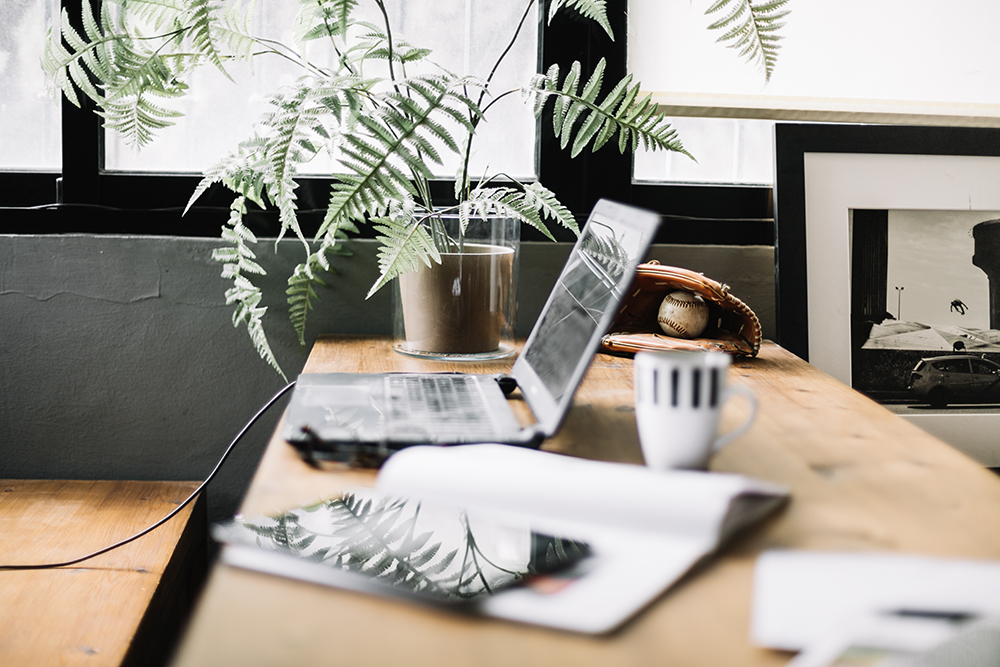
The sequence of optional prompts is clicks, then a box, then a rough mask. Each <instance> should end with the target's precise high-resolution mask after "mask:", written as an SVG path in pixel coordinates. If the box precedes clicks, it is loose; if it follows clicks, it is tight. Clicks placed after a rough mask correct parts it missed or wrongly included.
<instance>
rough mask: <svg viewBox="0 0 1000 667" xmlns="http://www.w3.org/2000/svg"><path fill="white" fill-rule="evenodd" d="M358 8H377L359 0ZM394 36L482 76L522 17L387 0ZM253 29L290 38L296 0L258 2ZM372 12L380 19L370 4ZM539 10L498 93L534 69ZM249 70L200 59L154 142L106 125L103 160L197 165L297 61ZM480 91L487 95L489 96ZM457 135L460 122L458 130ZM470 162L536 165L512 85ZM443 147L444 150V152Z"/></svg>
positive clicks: (316, 53) (481, 1)
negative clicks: (222, 69)
mask: <svg viewBox="0 0 1000 667" xmlns="http://www.w3.org/2000/svg"><path fill="white" fill-rule="evenodd" d="M361 6H362V8H364V9H366V10H369V9H370V10H371V11H372V12H374V11H377V10H375V5H374V3H372V2H370V0H362V2H361ZM387 6H388V11H389V17H390V21H391V25H392V28H393V37H394V38H403V39H406V40H407V41H408V42H410V43H411V44H413V45H416V46H421V47H427V48H430V49H431V50H432V51H433V54H432V56H431V58H432V60H433V61H434V62H435V63H437V64H439V65H441V66H442V67H444V68H446V69H448V70H450V71H453V72H456V73H459V74H472V75H475V76H480V77H486V76H487V75H488V74H489V71H490V68H491V67H492V66H493V63H494V62H495V60H496V59H497V58H498V57H499V55H500V53H502V51H503V49H504V48H506V46H507V43H508V41H509V40H510V38H511V37H512V36H513V34H514V30H515V27H516V25H517V22H518V21H519V20H520V18H521V14H522V10H523V6H521V4H520V3H516V4H513V3H495V2H487V1H485V0H390V1H389V2H387ZM257 9H258V12H259V14H260V16H259V19H258V20H259V26H258V29H259V30H260V33H261V34H262V35H265V36H270V37H277V38H280V39H283V40H286V41H289V42H290V41H291V36H292V34H291V26H292V22H293V18H294V16H295V12H296V11H297V10H298V7H297V3H258V4H257ZM369 20H371V21H373V22H379V23H381V19H380V16H379V15H377V14H375V13H372V14H371V15H370V18H369ZM537 21H538V19H537V16H536V15H534V14H533V15H532V16H530V17H529V18H528V19H527V21H526V23H525V26H524V29H523V30H522V32H521V34H520V36H519V38H518V41H517V43H516V44H515V48H514V50H513V51H512V52H511V53H510V54H509V55H508V56H507V58H506V60H505V61H504V66H503V68H502V69H501V70H500V71H499V72H498V73H497V75H496V77H495V79H494V82H493V84H492V86H491V90H493V91H494V92H495V94H499V93H502V92H506V91H508V90H515V89H517V88H519V87H521V86H523V85H525V84H526V83H527V82H528V81H529V80H530V78H531V76H532V75H533V73H534V72H535V71H536V61H537V28H536V26H537ZM324 48H326V47H325V44H323V43H322V42H321V41H320V40H318V41H315V42H311V43H310V44H309V49H310V50H309V51H308V52H307V55H308V57H309V58H310V59H312V60H315V61H316V62H323V59H324V58H330V57H331V56H330V55H329V53H324V52H323V49H324ZM253 67H254V72H253V73H252V75H251V72H250V70H249V68H248V67H246V66H244V67H242V68H240V67H237V66H233V67H231V68H229V71H230V74H231V75H232V76H233V78H234V79H236V80H237V82H238V85H234V84H233V83H231V82H230V81H228V80H227V79H226V78H225V77H223V76H222V75H221V74H220V73H219V72H217V71H214V70H213V68H210V67H203V68H202V69H201V70H199V71H198V73H197V75H196V76H195V77H194V78H193V79H192V80H191V81H190V85H191V90H190V91H189V93H188V95H187V96H186V97H185V98H184V99H183V100H182V101H181V102H180V104H178V105H177V106H176V107H173V108H178V109H181V110H183V111H184V113H185V116H184V117H183V118H180V119H177V120H178V122H177V124H176V125H175V126H173V127H170V128H167V129H165V130H163V131H161V132H160V134H159V135H158V137H157V139H156V140H154V142H153V143H152V144H150V145H149V146H147V147H145V148H143V149H142V150H141V151H139V152H138V153H136V152H134V151H133V150H132V149H131V148H130V147H128V146H127V145H125V143H124V142H122V141H121V140H120V139H119V138H118V137H117V136H115V135H114V133H110V132H109V133H108V135H107V151H106V165H105V166H106V168H107V169H109V170H121V171H153V172H175V171H182V172H201V171H203V170H204V169H205V168H207V167H209V166H210V165H212V164H213V163H215V162H216V161H217V160H218V159H219V158H221V157H223V156H224V155H225V154H227V153H228V152H229V151H231V150H232V149H233V148H235V146H236V145H237V143H239V142H240V141H241V140H243V139H245V138H247V137H249V136H250V135H251V132H252V128H253V123H254V121H255V120H256V119H257V117H258V116H259V115H260V113H261V112H262V111H264V110H265V108H266V106H267V105H266V98H267V96H268V95H270V94H271V93H272V92H273V91H274V90H275V89H276V88H277V86H278V85H281V84H284V83H291V82H292V81H294V79H295V78H296V77H298V76H299V74H300V73H301V71H300V70H299V69H298V68H296V67H295V66H293V65H290V64H288V63H286V62H283V61H282V59H280V58H270V57H268V58H259V59H257V60H256V61H255V62H254V66H253ZM488 102H489V100H486V101H485V103H488ZM456 136H458V132H457V131H456ZM473 146H474V154H473V160H472V165H471V173H472V175H473V177H475V176H476V175H477V174H482V173H485V172H486V171H487V169H488V170H489V172H490V173H497V172H504V173H507V174H510V175H512V176H515V177H521V178H531V177H534V176H535V174H536V168H535V120H534V116H533V115H532V110H531V107H530V106H529V105H526V104H524V103H523V102H522V101H521V98H520V96H519V95H511V96H508V97H506V98H504V99H503V100H501V101H500V102H498V103H497V105H496V106H494V107H492V108H491V109H490V110H489V112H488V113H487V116H486V120H485V121H484V123H483V125H482V126H481V127H480V130H479V133H478V134H477V138H476V141H475V143H474V144H473ZM443 157H446V156H443ZM458 167H459V164H458V160H457V158H454V159H452V160H450V161H447V160H446V164H445V165H444V166H443V167H436V168H435V171H436V172H437V174H436V175H438V176H441V177H453V176H454V175H455V173H456V171H457V170H458ZM335 169H336V163H335V162H334V161H333V160H331V159H330V158H328V157H327V156H326V154H325V153H324V154H321V155H320V156H318V157H317V158H316V159H315V160H313V161H312V162H310V163H309V164H307V165H304V166H303V168H302V169H301V170H300V172H299V173H301V174H320V175H321V174H325V173H330V172H331V171H333V170H335Z"/></svg>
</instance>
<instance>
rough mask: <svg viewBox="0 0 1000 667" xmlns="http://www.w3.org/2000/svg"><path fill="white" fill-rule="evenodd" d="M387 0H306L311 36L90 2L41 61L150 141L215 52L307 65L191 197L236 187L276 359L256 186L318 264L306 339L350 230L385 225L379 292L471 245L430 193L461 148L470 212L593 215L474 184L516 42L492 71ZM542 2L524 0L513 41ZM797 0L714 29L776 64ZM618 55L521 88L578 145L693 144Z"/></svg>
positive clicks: (76, 98) (207, 7)
mask: <svg viewBox="0 0 1000 667" xmlns="http://www.w3.org/2000/svg"><path fill="white" fill-rule="evenodd" d="M92 1H95V2H97V3H98V4H97V5H96V6H94V5H93V4H92ZM544 1H545V0H538V2H539V3H543V2H544ZM362 2H364V3H366V4H368V5H374V7H375V8H376V9H377V10H378V11H377V13H378V15H380V16H381V17H382V21H381V22H379V23H378V24H376V23H371V22H366V21H363V20H361V19H359V18H358V10H359V7H360V6H361V3H362ZM384 2H385V0H301V7H300V13H299V17H298V19H297V24H298V28H299V29H298V30H297V43H296V44H290V43H289V44H286V43H282V42H277V41H274V40H269V39H264V38H262V37H259V36H257V35H255V33H254V31H253V28H252V26H253V19H254V16H255V0H82V7H83V12H82V16H81V25H82V30H78V29H76V28H74V27H73V25H72V24H71V22H70V20H69V16H68V15H67V13H66V10H65V9H64V10H63V12H62V14H61V16H60V18H59V21H58V24H57V25H55V26H53V27H52V28H51V29H50V31H49V37H48V39H47V44H46V48H45V50H44V54H43V59H42V65H43V68H44V70H45V72H46V73H47V74H48V77H49V80H50V82H51V83H52V86H53V88H54V90H56V91H61V93H62V94H64V95H65V96H66V97H67V98H68V99H69V100H70V101H71V102H73V103H74V104H77V105H79V104H80V96H81V95H83V96H85V97H87V98H90V99H91V100H93V102H94V103H95V104H96V106H97V108H98V113H99V114H100V115H101V116H102V117H103V118H104V124H105V126H106V127H108V128H111V129H113V130H115V131H116V132H118V133H120V134H121V135H122V136H123V137H124V139H125V141H126V142H127V143H128V144H130V145H131V146H133V147H135V148H136V149H140V148H142V147H144V146H146V145H147V144H149V143H150V142H151V141H153V139H154V137H155V136H156V134H157V133H158V132H159V131H161V130H163V129H164V128H166V127H168V126H170V125H171V124H173V122H174V119H176V117H177V116H179V115H180V113H179V112H178V111H176V110H175V109H172V108H171V102H172V101H173V100H175V99H176V98H178V97H180V96H183V95H184V94H185V93H186V92H187V91H188V84H187V83H186V81H187V80H188V79H189V78H190V74H191V72H192V71H193V70H195V69H196V68H199V67H202V66H209V67H214V68H216V69H218V70H220V71H221V72H222V73H223V74H225V75H226V76H227V77H228V76H229V74H228V72H227V66H228V65H229V64H230V63H233V62H235V61H250V60H253V59H255V58H261V57H273V58H282V59H285V60H288V61H290V62H292V63H294V64H295V65H296V66H297V67H298V68H299V70H300V73H301V76H300V77H299V78H298V79H297V80H296V82H295V83H294V84H292V85H290V86H286V87H283V88H281V89H280V90H277V91H275V92H274V94H273V95H272V97H271V99H270V100H269V102H270V104H269V109H268V111H267V112H266V113H265V114H264V116H263V117H262V118H261V119H260V123H259V124H258V125H257V130H256V131H255V133H254V134H253V136H251V137H249V138H248V139H246V140H245V141H243V142H241V143H240V144H239V145H238V146H236V147H235V148H234V150H233V151H232V152H231V153H230V154H229V155H227V156H225V157H223V158H222V159H221V160H219V161H218V163H216V164H215V165H213V166H211V167H209V168H208V169H207V170H206V171H205V173H204V178H203V179H202V181H201V182H200V184H199V185H198V186H197V188H196V189H195V191H194V193H193V194H192V196H191V199H190V201H189V203H188V206H189V207H190V205H191V204H192V203H193V202H194V201H195V200H197V199H198V198H199V197H200V196H201V195H202V194H203V193H204V192H205V191H206V190H207V189H208V188H209V187H210V186H212V185H213V184H216V183H220V184H222V185H223V186H225V187H226V188H228V189H229V190H231V191H232V192H233V193H234V195H235V200H234V204H233V207H232V209H231V215H230V219H229V221H228V222H227V223H226V224H225V225H224V226H223V239H224V240H226V241H227V243H229V245H230V247H229V248H226V249H223V250H220V251H218V252H216V253H215V258H216V259H217V260H219V261H220V262H222V264H223V277H225V278H226V279H228V280H230V281H232V286H231V287H230V288H229V290H228V291H227V293H226V300H227V302H228V303H230V304H231V305H233V306H234V307H235V313H234V323H235V324H236V325H243V326H245V327H246V328H247V331H248V332H249V334H250V337H251V339H252V341H253V343H254V346H255V347H256V349H257V350H258V352H259V353H260V355H261V357H262V358H263V359H264V360H265V361H267V363H269V364H270V365H271V366H272V367H274V368H275V369H276V370H277V371H278V372H279V373H281V369H280V367H279V366H278V362H277V360H276V359H275V356H274V354H273V352H272V351H271V348H270V345H269V343H268V339H267V336H266V335H265V332H264V313H265V309H264V308H263V307H262V306H261V305H260V303H261V291H260V288H259V287H257V286H255V283H254V279H256V278H257V277H258V276H260V275H261V274H262V273H263V269H262V268H261V266H260V265H259V264H258V263H256V262H255V261H254V254H253V251H252V250H251V248H252V247H253V246H254V245H255V244H256V243H257V240H256V239H255V238H254V237H253V235H252V234H251V233H249V230H248V229H247V228H246V226H245V225H244V224H243V222H242V219H243V215H244V214H245V212H246V205H247V202H248V201H249V202H252V203H253V204H255V205H256V206H258V207H260V208H268V207H272V206H273V207H274V208H276V209H277V211H278V217H279V220H280V223H281V227H280V233H279V235H278V236H279V239H280V238H283V237H285V236H286V235H291V236H294V237H296V238H298V239H299V241H300V242H301V243H302V246H303V251H302V252H303V259H302V262H301V263H299V265H298V266H297V267H296V268H295V269H294V270H293V272H292V274H291V275H290V276H289V279H288V287H287V301H288V306H289V314H290V319H291V323H292V325H293V326H294V328H295V330H296V332H297V334H298V338H299V342H300V344H305V328H306V321H307V318H308V314H309V311H310V310H311V309H312V308H313V307H314V305H315V302H316V300H317V298H318V294H319V292H318V291H317V289H316V288H317V287H318V286H319V285H322V284H324V279H323V275H324V274H329V273H331V272H332V271H333V267H332V265H331V257H332V256H334V255H337V254H343V253H345V252H346V250H345V248H344V243H345V241H346V240H347V239H348V238H349V236H350V234H353V233H357V232H358V228H359V226H360V225H366V224H370V225H373V226H374V227H375V229H376V231H377V233H378V239H379V241H380V242H381V244H382V247H381V250H380V251H379V253H378V257H379V260H378V261H379V270H380V276H379V278H378V280H377V281H376V283H375V284H374V285H373V286H372V288H371V291H370V292H369V296H370V295H371V294H372V293H374V292H375V291H376V290H378V289H380V288H381V287H383V286H384V285H385V284H386V283H388V282H389V281H391V280H393V279H394V278H396V277H397V276H398V275H399V274H400V273H403V272H407V271H411V270H413V269H414V268H415V267H418V266H420V265H421V264H425V265H428V266H430V265H432V264H433V263H434V262H440V253H441V252H444V251H446V250H448V249H449V248H452V247H453V246H455V245H458V246H461V243H462V240H461V238H457V239H456V238H449V237H448V236H447V235H446V234H444V233H443V232H442V229H443V228H442V226H441V225H440V224H438V219H437V218H436V212H437V211H439V209H438V208H436V207H435V202H434V201H433V199H432V197H431V194H430V187H429V180H430V179H431V178H432V172H431V169H430V167H429V165H433V164H442V162H443V152H448V153H452V154H456V155H458V156H459V161H460V163H461V165H462V167H461V169H460V172H459V174H458V175H457V178H456V181H455V194H456V201H457V202H458V204H457V205H456V206H454V207H453V209H452V211H456V210H457V211H458V213H459V215H460V216H461V219H462V221H463V222H466V221H468V220H469V219H471V217H472V216H481V217H485V216H487V215H491V214H495V215H499V216H502V217H512V218H516V219H517V220H519V221H520V222H522V223H523V224H527V225H529V226H531V227H533V228H535V229H538V230H540V231H541V232H542V233H543V234H545V235H546V236H548V237H550V238H552V234H551V232H550V231H549V229H548V226H549V225H552V224H555V225H561V226H564V227H566V228H568V229H571V230H573V231H574V232H577V231H578V230H577V226H576V222H575V220H574V217H573V215H572V214H571V213H570V211H569V210H568V209H567V208H566V207H565V206H563V205H562V204H561V203H560V202H559V200H558V199H557V197H556V196H555V194H554V193H553V192H551V191H550V190H548V189H547V188H545V187H544V186H543V185H542V184H541V183H538V182H521V181H518V180H516V179H511V178H507V177H504V178H503V179H501V178H500V177H499V176H484V177H482V178H480V179H478V180H477V181H475V182H474V181H473V179H472V177H471V176H470V174H469V166H468V165H469V156H470V155H471V154H472V146H473V140H474V138H475V136H476V133H477V129H478V128H479V126H480V123H481V122H482V121H483V119H484V118H485V117H486V115H487V114H488V113H489V111H490V108H491V107H492V105H493V104H494V103H495V102H496V101H497V100H498V99H500V98H503V97H505V96H507V95H508V94H510V93H512V92H517V91H503V92H501V93H499V94H498V93H496V92H495V91H493V90H491V86H492V84H493V74H494V73H495V72H496V69H497V67H498V66H499V65H500V63H501V62H502V61H503V60H504V58H505V57H506V55H507V53H508V51H509V49H508V50H504V51H503V52H502V53H500V54H498V56H497V60H496V65H495V66H494V67H493V69H492V70H491V72H490V74H489V75H487V76H486V77H485V78H482V79H477V78H473V77H469V76H465V75H457V74H453V73H451V72H447V71H442V70H440V69H436V68H434V67H433V66H432V63H431V61H430V59H429V56H430V55H431V54H430V52H429V51H428V50H427V49H423V48H419V47H417V46H414V45H411V44H409V43H408V42H406V41H405V40H404V39H402V38H400V36H399V35H398V34H395V33H394V32H393V26H392V25H391V23H390V21H389V19H388V12H387V11H386V8H385V5H384ZM535 2H536V0H525V4H526V6H525V8H524V10H523V14H522V18H521V22H520V23H519V24H518V27H517V29H516V31H515V34H514V35H513V36H512V40H511V43H513V40H514V39H516V38H517V34H518V33H519V32H520V31H521V29H522V27H523V26H524V24H525V20H524V18H525V17H527V16H528V14H529V10H530V9H531V8H532V7H533V6H534V4H535ZM786 2H787V0H769V1H763V2H762V1H761V0H716V2H715V3H714V4H712V5H711V6H710V7H709V8H708V13H709V14H718V15H719V16H720V18H718V20H716V21H715V22H714V23H713V24H712V26H711V29H713V30H716V31H719V32H720V33H721V37H720V40H721V41H722V42H724V43H725V44H726V45H727V46H729V47H731V48H734V49H736V50H738V51H739V53H740V54H741V55H742V57H744V58H747V59H749V60H754V61H757V62H759V63H761V64H762V66H763V68H764V70H765V74H766V76H767V77H768V78H769V77H770V74H771V71H772V69H773V67H774V62H775V58H776V55H777V49H778V41H779V39H780V34H779V30H780V27H781V22H780V19H782V18H783V17H784V16H785V15H786V14H787V11H786V10H784V9H783V6H784V5H785V3H786ZM558 12H570V13H573V14H576V15H578V16H579V17H582V18H583V19H586V20H588V21H594V22H595V23H597V24H598V25H599V26H600V27H601V28H603V30H605V31H606V32H607V34H608V35H609V36H611V37H613V34H612V30H611V24H610V21H609V20H608V16H607V11H606V8H605V0H548V8H547V15H548V19H549V20H550V21H551V19H552V17H553V16H554V15H555V14H557V13H558ZM314 40H324V41H325V42H328V43H329V44H330V45H331V46H332V50H333V53H334V54H335V58H334V59H333V61H332V62H313V61H311V60H309V59H308V58H306V57H304V56H302V55H301V54H302V53H304V48H302V47H303V46H304V44H305V43H307V42H311V41H314ZM605 68H606V66H605V63H604V61H603V60H602V61H601V62H600V63H599V64H598V66H597V67H596V68H595V69H594V71H593V72H590V73H588V74H586V75H585V73H584V72H583V71H582V67H581V65H580V64H579V63H574V64H573V66H572V67H571V68H570V69H569V71H568V72H567V73H566V74H565V76H562V75H561V73H560V71H559V69H558V68H557V67H552V68H550V69H549V70H548V71H547V72H546V73H545V74H543V75H538V76H536V77H534V78H533V79H532V80H531V81H530V82H526V85H525V86H524V88H523V90H522V91H521V92H522V93H524V95H525V97H526V98H527V99H529V100H530V101H531V102H532V107H533V110H534V113H535V114H536V115H539V116H540V115H541V114H542V112H543V110H544V109H545V108H546V107H547V106H549V103H550V102H551V106H552V108H553V114H552V115H553V126H552V131H553V132H554V133H555V136H556V137H558V139H559V141H560V144H561V145H562V146H563V147H564V148H566V149H567V150H569V151H570V152H571V154H572V155H573V156H576V155H578V154H579V153H581V152H582V151H584V150H587V149H588V148H589V149H590V150H592V151H597V150H599V149H601V148H602V147H604V146H605V145H606V144H609V143H612V144H617V146H618V150H620V151H622V152H625V151H629V150H635V149H636V148H638V147H639V146H642V147H644V148H647V149H653V150H666V151H676V152H680V153H683V154H687V151H686V150H685V149H684V147H683V145H682V144H681V142H680V141H679V139H678V137H677V134H676V132H675V131H674V129H673V128H672V127H671V126H670V124H669V123H668V122H667V120H666V119H665V118H664V117H663V115H662V114H660V113H659V112H658V111H657V109H656V107H655V105H654V104H653V103H652V102H651V101H650V100H649V99H648V98H644V99H640V96H639V92H638V91H639V84H638V83H635V82H633V81H632V80H631V77H625V78H624V79H623V80H621V81H618V82H616V83H614V85H612V86H610V90H609V91H608V92H604V90H605V88H606V86H605V82H604V72H605ZM418 69H419V71H417V70H418ZM411 71H412V73H411ZM324 151H325V152H329V153H331V154H332V155H334V156H335V157H336V158H337V160H338V161H339V164H340V171H339V173H337V174H334V184H333V186H332V188H331V192H330V196H329V199H328V201H327V203H326V213H325V215H324V218H323V221H322V224H321V225H320V227H319V230H318V232H317V233H316V234H315V236H314V238H312V239H307V238H306V236H305V234H304V233H303V230H302V228H301V226H300V224H299V220H298V201H297V196H296V188H297V183H296V181H295V177H296V174H297V173H298V171H299V169H300V167H301V166H302V165H303V164H304V163H306V162H308V161H310V160H312V159H313V158H314V157H316V156H317V155H318V154H319V153H321V152H324ZM462 228H463V229H464V228H465V227H464V226H463V227H462ZM459 236H461V233H460V234H459ZM282 375H283V374H282Z"/></svg>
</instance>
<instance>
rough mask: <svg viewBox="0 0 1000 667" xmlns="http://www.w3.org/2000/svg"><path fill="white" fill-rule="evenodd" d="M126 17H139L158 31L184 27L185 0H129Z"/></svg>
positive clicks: (124, 4)
mask: <svg viewBox="0 0 1000 667" xmlns="http://www.w3.org/2000/svg"><path fill="white" fill-rule="evenodd" d="M121 4H122V5H123V6H124V7H125V11H123V12H122V15H123V18H124V19H128V18H131V19H138V20H139V21H143V22H145V23H146V24H147V25H149V26H151V27H152V28H153V29H154V30H158V31H172V30H180V29H182V28H183V26H184V23H183V17H184V15H185V13H186V12H187V3H186V2H184V0H127V2H121Z"/></svg>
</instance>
